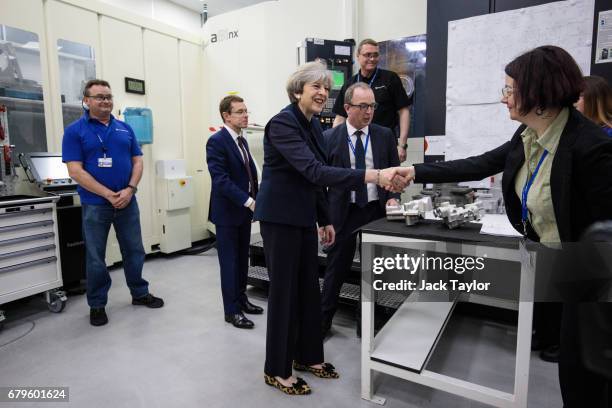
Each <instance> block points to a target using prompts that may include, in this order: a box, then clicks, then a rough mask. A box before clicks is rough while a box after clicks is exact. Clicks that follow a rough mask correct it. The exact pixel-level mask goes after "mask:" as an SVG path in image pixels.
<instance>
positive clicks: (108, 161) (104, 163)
mask: <svg viewBox="0 0 612 408" xmlns="http://www.w3.org/2000/svg"><path fill="white" fill-rule="evenodd" d="M111 130H112V129H111V125H110V124H109V125H108V128H107V130H106V134H105V135H104V136H105V139H106V140H108V135H109V133H110V132H111ZM96 136H98V140H99V141H100V144H101V145H102V151H103V154H104V157H99V158H98V167H105V168H110V167H113V158H112V157H106V150H107V149H106V145H104V141H103V140H102V138H101V137H100V135H99V134H98V133H96Z"/></svg>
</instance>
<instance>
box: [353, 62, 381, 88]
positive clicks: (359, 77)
mask: <svg viewBox="0 0 612 408" xmlns="http://www.w3.org/2000/svg"><path fill="white" fill-rule="evenodd" d="M360 72H361V70H359V72H357V82H361V75H360ZM376 75H378V67H376V71H374V76H372V79H370V82H368V85H369V86H372V84H373V83H374V80H375V79H376Z"/></svg>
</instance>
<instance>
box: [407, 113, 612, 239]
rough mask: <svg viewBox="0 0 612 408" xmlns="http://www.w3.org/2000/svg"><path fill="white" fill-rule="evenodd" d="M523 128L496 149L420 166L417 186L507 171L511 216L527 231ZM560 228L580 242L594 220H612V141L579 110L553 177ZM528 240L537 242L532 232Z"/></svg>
mask: <svg viewBox="0 0 612 408" xmlns="http://www.w3.org/2000/svg"><path fill="white" fill-rule="evenodd" d="M524 129H525V125H522V126H520V127H519V128H518V129H517V131H516V132H515V133H514V136H513V137H512V139H511V140H510V141H508V142H506V143H504V144H503V145H501V146H499V147H498V148H496V149H493V150H491V151H488V152H486V153H483V154H481V155H480V156H473V157H469V158H467V159H460V160H452V161H448V162H441V163H436V164H417V165H415V171H416V179H415V182H418V183H438V182H453V181H471V180H481V179H483V178H485V177H488V176H491V175H494V174H497V173H499V172H500V171H502V170H503V172H504V173H503V178H502V191H503V195H504V200H505V202H506V212H507V214H508V218H509V219H510V222H511V223H512V225H513V226H514V228H515V229H516V230H517V231H519V232H521V233H522V229H523V228H522V222H521V201H520V198H519V197H518V196H517V195H516V192H515V189H514V185H515V179H516V175H517V173H518V171H519V170H520V168H521V166H522V165H523V163H524V162H525V152H524V148H523V142H522V139H521V132H523V130H524ZM550 190H551V195H552V202H553V208H554V211H555V218H556V220H557V228H558V229H559V236H560V237H561V241H562V242H575V241H578V240H579V239H580V236H581V234H582V233H583V232H584V231H585V230H586V229H587V228H588V227H589V226H590V225H591V224H593V223H594V222H596V221H602V220H609V219H612V139H610V138H609V137H607V136H606V134H605V132H603V131H602V130H601V128H600V127H599V126H597V125H595V124H594V123H592V122H591V121H589V120H588V119H586V118H585V117H584V116H582V115H581V114H580V113H579V112H578V111H576V110H575V109H574V108H570V114H569V118H568V121H567V124H566V125H565V128H564V129H563V133H562V134H561V139H560V140H559V146H558V147H557V151H556V153H555V157H554V160H553V163H552V169H551V175H550ZM528 236H529V237H530V238H531V239H534V240H538V237H537V235H536V234H535V232H534V231H533V230H531V231H530V233H529V234H528Z"/></svg>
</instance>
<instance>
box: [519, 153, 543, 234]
mask: <svg viewBox="0 0 612 408" xmlns="http://www.w3.org/2000/svg"><path fill="white" fill-rule="evenodd" d="M547 155H548V150H544V153H542V157H540V161H539V162H538V165H537V166H536V168H535V170H534V171H533V174H532V175H531V178H529V179H528V180H527V181H526V182H525V187H523V195H522V202H521V220H522V221H523V233H524V234H525V236H526V235H527V216H528V212H529V211H528V210H527V195H528V194H529V189H531V185H532V184H533V181H534V180H535V178H536V176H537V174H538V171H540V167H541V166H542V162H543V161H544V159H545V158H546V156H547Z"/></svg>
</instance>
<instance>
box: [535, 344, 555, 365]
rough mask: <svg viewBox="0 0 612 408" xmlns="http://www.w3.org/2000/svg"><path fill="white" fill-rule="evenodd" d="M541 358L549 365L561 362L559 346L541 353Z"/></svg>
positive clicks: (548, 348)
mask: <svg viewBox="0 0 612 408" xmlns="http://www.w3.org/2000/svg"><path fill="white" fill-rule="evenodd" d="M540 358H541V359H542V360H544V361H547V362H549V363H558V362H559V345H555V346H550V347H547V348H545V349H544V350H542V351H540Z"/></svg>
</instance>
